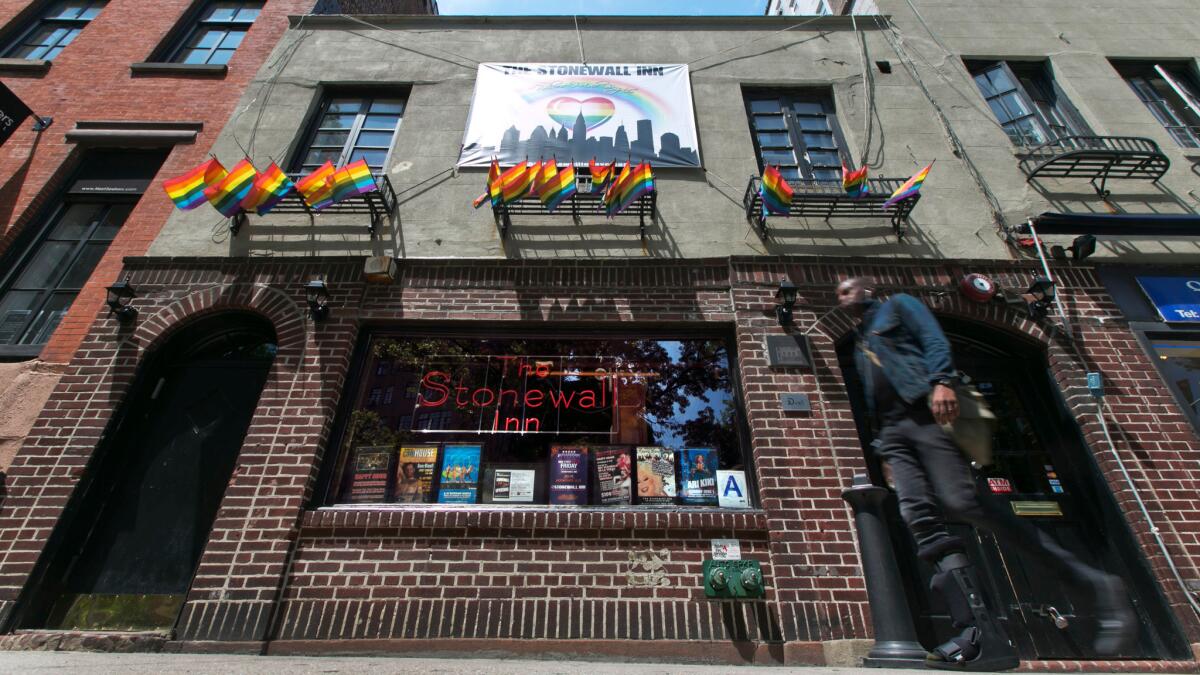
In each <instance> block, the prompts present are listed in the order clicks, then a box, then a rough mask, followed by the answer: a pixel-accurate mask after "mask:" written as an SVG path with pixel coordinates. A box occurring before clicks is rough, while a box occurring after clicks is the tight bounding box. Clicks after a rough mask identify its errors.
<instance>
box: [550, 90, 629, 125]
mask: <svg viewBox="0 0 1200 675" xmlns="http://www.w3.org/2000/svg"><path fill="white" fill-rule="evenodd" d="M616 110H617V109H616V107H615V106H614V105H613V102H612V101H610V100H608V99H606V98H604V97H603V96H593V97H591V98H585V99H583V100H582V101H580V100H579V99H577V98H571V97H570V96H559V97H558V98H556V99H554V100H552V101H550V102H549V103H547V104H546V114H547V115H549V116H550V119H552V120H554V121H555V122H557V123H559V124H561V125H562V126H564V127H567V128H568V129H570V128H572V127H573V126H574V125H575V118H577V117H579V114H580V113H583V121H584V123H586V124H587V129H588V131H591V130H592V129H595V128H596V127H598V126H600V125H601V124H604V123H605V122H607V121H608V120H610V119H612V116H613V113H614V112H616Z"/></svg>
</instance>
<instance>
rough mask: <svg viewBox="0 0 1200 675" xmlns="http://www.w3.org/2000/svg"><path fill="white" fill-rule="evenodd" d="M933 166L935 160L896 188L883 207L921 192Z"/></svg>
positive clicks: (893, 204)
mask: <svg viewBox="0 0 1200 675" xmlns="http://www.w3.org/2000/svg"><path fill="white" fill-rule="evenodd" d="M936 161H937V160H934V162H936ZM932 168H933V162H930V163H929V166H927V167H925V168H924V169H921V170H920V171H918V172H916V173H915V174H913V177H912V178H909V179H908V180H906V181H904V184H903V185H901V186H900V187H898V188H896V191H895V192H893V193H892V196H891V197H888V198H887V201H886V202H884V203H883V206H882V207H881V208H885V209H886V208H888V207H889V206H895V205H896V202H899V201H903V200H905V199H908V198H909V197H912V196H914V195H916V194H917V193H918V192H920V191H921V185H922V184H924V183H925V177H926V176H928V175H929V170H930V169H932Z"/></svg>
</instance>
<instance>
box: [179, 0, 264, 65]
mask: <svg viewBox="0 0 1200 675" xmlns="http://www.w3.org/2000/svg"><path fill="white" fill-rule="evenodd" d="M262 5H263V4H262V3H261V2H209V3H207V4H206V5H205V6H204V8H203V9H202V10H201V11H200V14H199V15H198V17H197V18H196V23H195V25H193V26H192V27H191V29H190V30H189V31H188V32H187V33H186V34H185V36H184V38H183V40H181V41H180V44H179V46H178V47H177V48H176V49H175V52H174V54H173V55H172V56H171V58H170V59H168V60H170V61H173V62H175V63H189V64H196V65H224V64H227V63H229V59H231V58H233V53H234V52H235V51H237V48H238V45H240V44H242V39H243V38H245V37H246V31H248V30H250V25H251V24H253V23H254V20H255V19H257V18H258V13H259V12H261V11H262Z"/></svg>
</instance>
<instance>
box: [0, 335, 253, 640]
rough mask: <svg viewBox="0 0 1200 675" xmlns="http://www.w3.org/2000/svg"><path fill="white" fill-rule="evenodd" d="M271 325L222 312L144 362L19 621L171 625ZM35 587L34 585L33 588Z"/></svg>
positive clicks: (242, 422) (232, 458) (242, 427)
mask: <svg viewBox="0 0 1200 675" xmlns="http://www.w3.org/2000/svg"><path fill="white" fill-rule="evenodd" d="M273 343H274V335H273V333H272V331H271V328H270V326H269V325H266V324H265V323H263V322H261V321H260V320H258V319H254V318H252V317H248V316H244V315H232V316H220V317H216V318H214V319H208V320H205V321H201V322H199V323H197V324H194V325H192V326H189V327H187V328H185V329H184V330H182V331H181V332H180V333H179V335H178V337H176V339H175V340H173V341H172V344H170V345H168V346H167V347H166V348H164V350H163V351H164V353H163V354H161V355H160V357H159V358H157V359H155V361H154V362H153V363H151V364H149V366H148V367H147V369H146V372H144V373H143V374H142V375H141V376H140V377H139V381H138V383H137V385H136V386H135V388H134V391H133V393H132V395H131V397H130V400H129V403H128V404H127V405H129V409H128V410H125V411H123V414H122V415H121V419H120V420H119V422H116V423H117V424H118V425H119V427H118V429H117V430H116V433H115V434H113V441H112V442H111V443H108V444H102V447H101V448H100V449H98V451H97V455H98V457H97V458H96V461H95V462H94V466H90V467H89V471H88V477H87V479H86V480H87V487H86V489H81V491H80V492H81V494H80V495H79V496H78V498H77V499H76V500H73V502H74V505H75V506H77V508H75V509H73V514H72V517H71V518H69V520H70V522H67V521H68V518H64V519H63V521H61V525H60V527H61V528H62V529H63V532H62V536H61V537H60V538H59V541H58V546H57V550H56V551H54V552H53V553H52V554H51V557H52V561H51V562H50V563H49V564H48V565H47V569H46V574H45V577H44V582H43V583H42V584H39V585H40V586H41V588H38V589H35V590H34V596H35V597H34V599H33V601H32V602H31V603H30V607H29V610H28V611H27V612H26V613H25V616H26V618H25V621H23V623H24V624H26V625H30V626H41V627H49V628H61V629H115V630H129V629H142V630H146V629H165V628H170V627H171V626H172V625H173V624H174V623H175V620H176V617H177V616H178V613H179V610H180V608H181V606H182V603H183V600H184V598H185V596H186V594H187V591H188V588H189V586H190V585H191V580H192V577H193V575H194V573H195V570H196V565H197V563H198V561H199V559H200V554H201V552H202V551H203V549H204V545H205V543H206V542H207V540H208V536H209V532H210V530H211V529H212V524H213V520H214V518H215V516H216V512H217V508H218V506H219V504H220V502H221V498H222V497H223V495H224V493H225V487H226V486H227V484H228V482H229V479H230V476H231V474H232V471H233V467H234V464H235V462H236V460H237V455H238V452H239V450H240V449H241V446H242V440H243V438H244V437H245V434H246V429H247V426H248V425H249V423H250V418H251V415H252V414H253V412H254V408H255V406H256V404H257V401H258V398H259V394H260V393H261V391H262V387H263V384H264V382H265V380H266V376H267V371H268V368H269V367H270V364H271V360H272V358H273V356H274V351H275V347H274V344H273ZM32 585H33V584H31V586H32Z"/></svg>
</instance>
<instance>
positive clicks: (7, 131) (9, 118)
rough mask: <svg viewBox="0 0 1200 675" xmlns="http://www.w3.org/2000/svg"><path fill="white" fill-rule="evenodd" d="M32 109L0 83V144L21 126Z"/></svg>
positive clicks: (31, 112)
mask: <svg viewBox="0 0 1200 675" xmlns="http://www.w3.org/2000/svg"><path fill="white" fill-rule="evenodd" d="M32 114H33V111H31V110H30V109H29V106H27V105H25V103H24V102H23V101H21V99H20V98H18V97H17V95H16V94H14V93H12V90H11V89H9V88H8V87H6V86H4V84H3V83H0V145H2V144H3V143H4V141H7V140H8V137H9V136H12V135H13V132H14V131H16V130H17V127H20V126H21V123H22V122H24V121H25V120H26V119H27V118H28V117H29V116H30V115H32Z"/></svg>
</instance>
